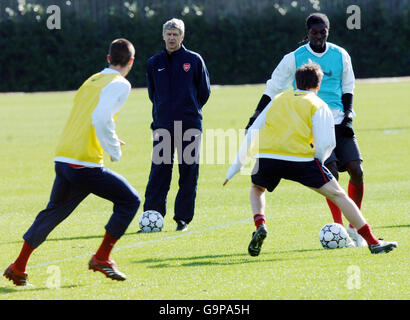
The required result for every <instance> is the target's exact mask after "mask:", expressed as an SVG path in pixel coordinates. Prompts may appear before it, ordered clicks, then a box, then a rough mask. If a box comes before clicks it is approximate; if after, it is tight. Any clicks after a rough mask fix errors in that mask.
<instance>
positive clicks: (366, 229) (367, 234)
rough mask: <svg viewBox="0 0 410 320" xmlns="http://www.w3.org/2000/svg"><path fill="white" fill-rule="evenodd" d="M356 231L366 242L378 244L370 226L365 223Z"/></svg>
mask: <svg viewBox="0 0 410 320" xmlns="http://www.w3.org/2000/svg"><path fill="white" fill-rule="evenodd" d="M357 232H358V233H359V234H360V235H361V236H362V237H363V238H364V240H366V242H367V244H378V243H379V240H378V239H377V238H376V237H375V236H374V235H373V233H372V230H371V229H370V226H369V225H368V224H367V223H366V224H365V225H364V226H363V227H361V228H360V229H359V230H357Z"/></svg>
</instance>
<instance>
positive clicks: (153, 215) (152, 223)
mask: <svg viewBox="0 0 410 320" xmlns="http://www.w3.org/2000/svg"><path fill="white" fill-rule="evenodd" d="M139 225H140V229H141V232H159V231H161V230H162V227H163V226H164V218H163V217H162V215H161V214H160V213H159V212H158V211H155V210H148V211H145V212H144V213H143V214H142V215H141V217H140V221H139Z"/></svg>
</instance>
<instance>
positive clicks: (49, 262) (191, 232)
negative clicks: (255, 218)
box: [27, 218, 252, 269]
mask: <svg viewBox="0 0 410 320" xmlns="http://www.w3.org/2000/svg"><path fill="white" fill-rule="evenodd" d="M250 220H252V219H251V218H247V219H242V220H238V221H234V222H231V223H225V224H218V225H214V226H211V227H209V228H205V229H201V230H193V231H187V232H183V233H180V234H175V235H171V236H165V237H163V238H159V239H153V240H147V241H139V242H135V243H131V244H127V245H123V246H118V247H115V248H114V250H113V251H120V250H124V249H128V248H134V247H139V246H142V245H145V244H149V243H156V242H161V241H166V240H173V239H177V238H181V237H186V236H189V235H193V234H197V233H203V232H208V231H213V230H216V229H223V228H226V227H231V226H234V225H237V224H242V223H245V222H249V221H250ZM92 254H93V253H92V252H91V253H87V254H82V255H78V256H74V257H68V258H64V259H58V260H53V261H46V262H42V263H38V264H35V265H33V266H28V267H27V269H35V268H41V267H44V266H48V265H53V264H57V263H60V262H64V261H69V260H73V259H80V258H85V257H88V256H91V255H92Z"/></svg>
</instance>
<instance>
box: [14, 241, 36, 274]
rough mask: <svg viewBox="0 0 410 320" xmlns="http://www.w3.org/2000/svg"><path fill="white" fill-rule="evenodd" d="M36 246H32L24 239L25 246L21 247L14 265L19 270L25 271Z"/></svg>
mask: <svg viewBox="0 0 410 320" xmlns="http://www.w3.org/2000/svg"><path fill="white" fill-rule="evenodd" d="M33 250H34V248H32V247H31V246H30V245H29V244H28V243H27V242H25V241H24V244H23V247H22V248H21V251H20V255H19V256H18V257H17V259H16V261H14V266H15V267H16V269H17V270H18V271H21V272H25V271H26V266H27V262H28V259H29V258H30V255H31V253H32V252H33Z"/></svg>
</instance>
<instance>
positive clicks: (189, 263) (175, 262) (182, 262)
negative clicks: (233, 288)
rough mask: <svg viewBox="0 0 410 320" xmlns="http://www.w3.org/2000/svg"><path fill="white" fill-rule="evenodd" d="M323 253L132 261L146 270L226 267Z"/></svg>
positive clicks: (301, 250) (314, 250)
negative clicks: (141, 264) (143, 265)
mask: <svg viewBox="0 0 410 320" xmlns="http://www.w3.org/2000/svg"><path fill="white" fill-rule="evenodd" d="M316 251H323V249H322V248H320V249H298V250H286V251H275V252H262V253H261V254H260V256H258V257H251V256H249V255H248V254H247V253H237V254H215V255H204V256H192V257H170V258H158V259H156V258H150V259H143V260H138V261H134V262H133V263H138V264H140V263H145V264H151V265H149V266H148V268H152V269H157V268H176V267H197V266H211V265H212V266H215V265H219V266H226V265H235V264H247V263H261V262H273V261H286V260H309V259H318V258H320V259H322V258H323V257H322V256H303V257H295V256H292V257H287V258H282V257H272V256H277V255H282V254H289V253H304V252H316Z"/></svg>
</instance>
